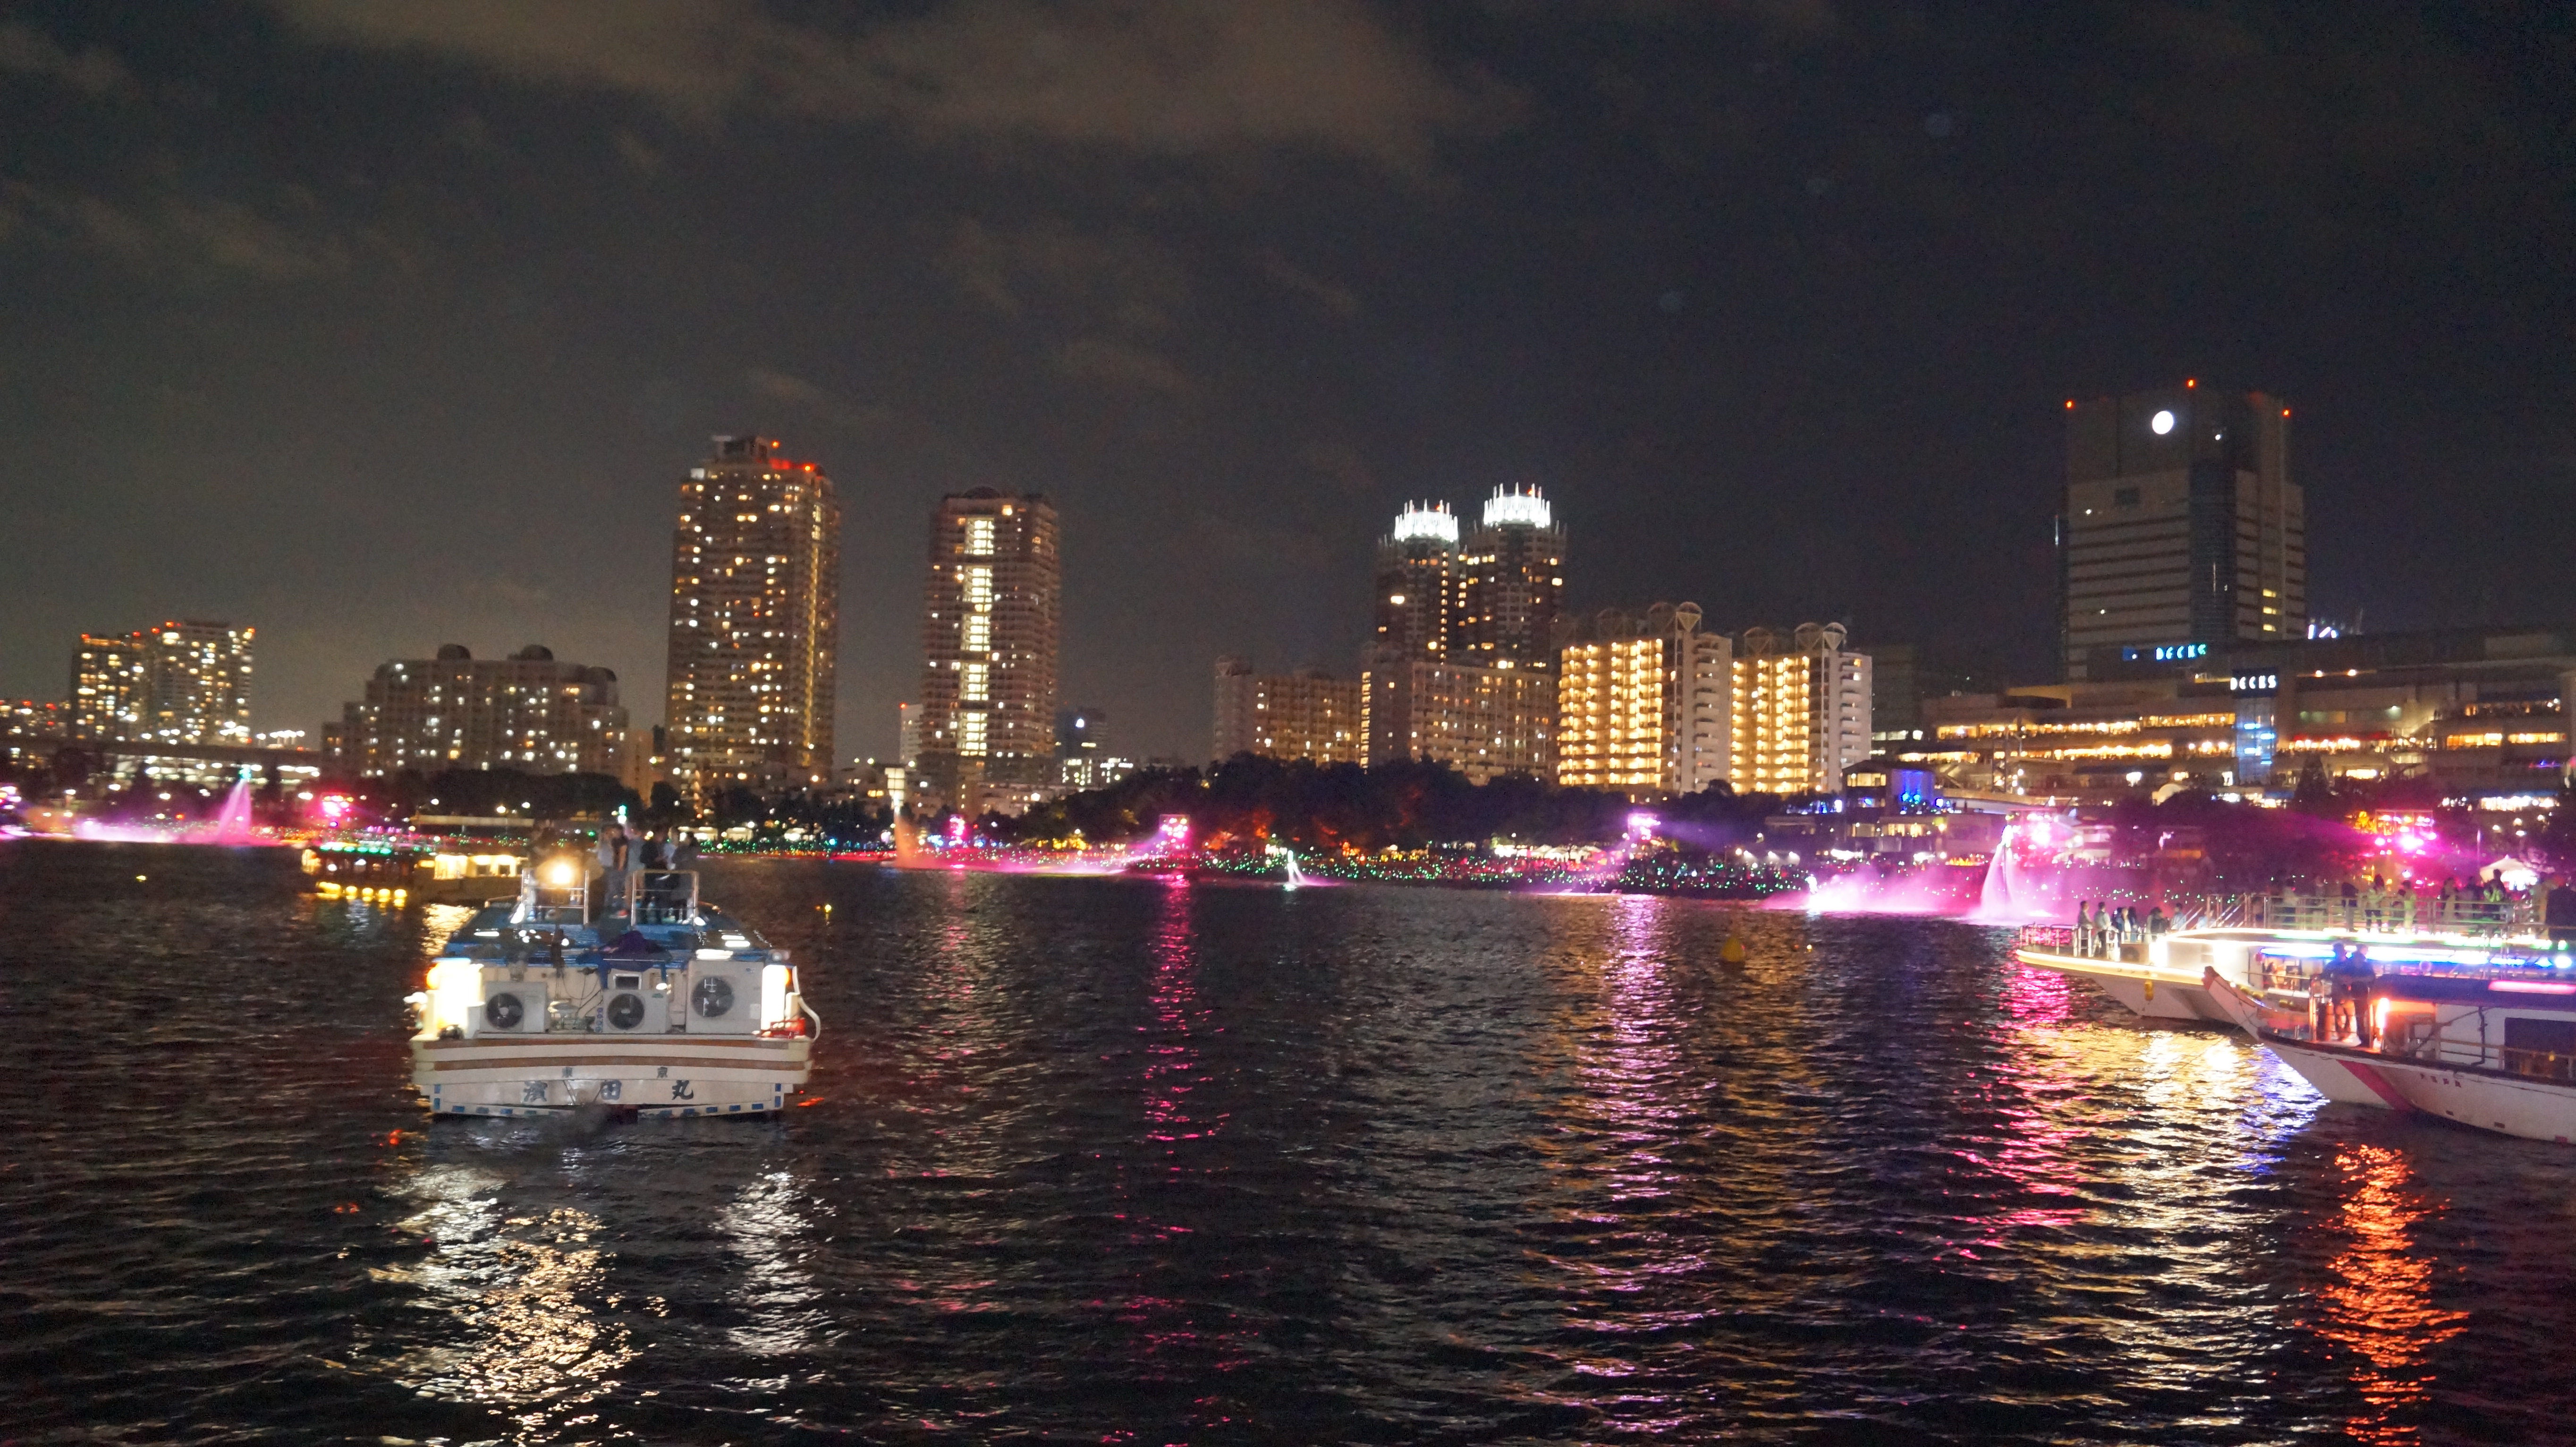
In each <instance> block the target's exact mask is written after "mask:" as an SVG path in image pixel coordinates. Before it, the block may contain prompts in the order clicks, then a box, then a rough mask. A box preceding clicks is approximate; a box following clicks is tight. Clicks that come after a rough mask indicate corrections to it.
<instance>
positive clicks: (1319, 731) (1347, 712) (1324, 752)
mask: <svg viewBox="0 0 2576 1447" xmlns="http://www.w3.org/2000/svg"><path fill="white" fill-rule="evenodd" d="M1361 687H1362V684H1361V681H1360V680H1359V679H1355V678H1335V677H1333V676H1332V675H1331V674H1329V673H1325V672H1323V671H1322V670H1320V669H1314V668H1300V669H1298V670H1297V671H1295V672H1294V673H1285V674H1257V673H1254V672H1253V671H1252V665H1251V664H1250V663H1247V662H1245V661H1244V660H1243V659H1240V658H1220V659H1218V660H1217V661H1216V738H1215V750H1214V753H1213V755H1212V757H1214V758H1215V759H1216V761H1217V762H1219V763H1223V762H1224V761H1226V760H1227V759H1230V758H1233V757H1234V756H1235V755H1237V754H1260V755H1263V756H1265V757H1268V758H1274V759H1307V760H1311V761H1312V762H1314V763H1318V764H1359V763H1366V762H1367V761H1368V735H1367V733H1366V731H1365V727H1364V724H1363V721H1362V719H1363V710H1362V708H1361V703H1360V694H1361Z"/></svg>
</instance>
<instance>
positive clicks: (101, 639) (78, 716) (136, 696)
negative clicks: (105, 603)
mask: <svg viewBox="0 0 2576 1447" xmlns="http://www.w3.org/2000/svg"><path fill="white" fill-rule="evenodd" d="M255 632H256V630H254V629H250V628H236V627H234V626H233V625H231V624H229V623H213V622H205V621H201V620H197V619H173V620H171V621H169V622H166V623H163V624H161V625H160V626H159V627H156V628H138V629H136V630H135V631H133V632H132V633H128V634H125V635H123V636H122V637H112V636H101V635H97V634H91V633H84V634H82V635H81V637H80V643H79V646H78V647H76V648H75V649H74V650H73V652H72V696H71V699H70V703H71V713H72V717H71V730H72V736H73V737H75V738H83V739H97V740H102V741H115V740H122V741H127V742H138V743H139V742H145V741H150V742H155V743H166V744H248V743H249V742H250V741H251V738H250V676H251V642H252V638H253V635H254V633H255Z"/></svg>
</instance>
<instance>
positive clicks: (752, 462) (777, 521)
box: [666, 437, 841, 798]
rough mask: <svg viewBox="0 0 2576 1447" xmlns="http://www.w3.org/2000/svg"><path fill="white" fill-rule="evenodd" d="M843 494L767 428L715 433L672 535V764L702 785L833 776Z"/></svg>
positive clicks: (688, 781)
mask: <svg viewBox="0 0 2576 1447" xmlns="http://www.w3.org/2000/svg"><path fill="white" fill-rule="evenodd" d="M840 579H841V507H840V503H839V502H838V501H837V500H836V499H835V498H834V497H833V493H832V479H831V478H829V477H827V476H825V475H824V474H823V471H822V469H820V468H818V467H816V466H815V465H814V464H813V463H810V462H790V461H788V460H786V459H785V458H784V457H782V456H781V455H780V453H779V444H778V443H776V442H774V441H772V440H770V439H769V438H765V437H719V438H717V439H715V452H714V454H713V455H712V456H710V457H708V458H707V460H706V461H705V462H704V463H703V464H701V465H699V466H697V467H694V468H691V469H690V470H689V476H688V478H687V479H686V480H685V481H683V482H682V483H681V484H680V514H679V526H678V528H677V529H676V530H675V531H674V532H673V534H672V539H671V653H670V660H671V666H670V711H669V724H668V729H667V732H666V742H667V744H668V747H669V749H670V754H669V758H670V761H671V772H672V774H673V776H674V777H675V778H677V779H678V780H679V781H680V782H681V784H682V786H683V787H685V788H687V789H689V790H690V791H691V792H693V793H694V794H696V795H697V796H698V797H700V798H704V797H706V796H707V795H709V794H711V793H713V792H714V791H716V790H718V789H721V788H727V787H733V786H741V787H747V788H751V789H754V790H759V791H762V792H767V791H771V790H777V789H784V788H793V787H805V788H819V787H823V786H826V785H828V784H830V783H831V781H832V721H833V720H832V709H833V690H834V688H835V686H836V684H837V681H838V664H839V648H840Z"/></svg>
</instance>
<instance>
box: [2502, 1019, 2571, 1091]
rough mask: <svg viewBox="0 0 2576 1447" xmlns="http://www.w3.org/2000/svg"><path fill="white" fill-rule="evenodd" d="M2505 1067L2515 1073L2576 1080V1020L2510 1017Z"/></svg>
mask: <svg viewBox="0 0 2576 1447" xmlns="http://www.w3.org/2000/svg"><path fill="white" fill-rule="evenodd" d="M2504 1068H2505V1069H2507V1070H2510V1071H2512V1072H2513V1073H2514V1074H2516V1075H2537V1076H2541V1077H2543V1078H2546V1079H2550V1080H2571V1079H2576V1020H2532V1019H2515V1018H2511V1017H2508V1018H2507V1019H2506V1020H2505V1022H2504Z"/></svg>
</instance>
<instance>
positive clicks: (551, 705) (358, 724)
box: [336, 643, 652, 795]
mask: <svg viewBox="0 0 2576 1447" xmlns="http://www.w3.org/2000/svg"><path fill="white" fill-rule="evenodd" d="M648 738H649V735H648ZM336 747H337V749H338V750H339V762H340V764H341V766H342V767H344V768H347V769H348V770H350V771H351V772H353V773H357V774H362V775H370V776H376V775H388V774H398V773H401V772H403V771H404V770H406V769H408V770H412V771H414V772H417V773H420V774H424V775H427V774H435V773H440V772H442V771H445V770H449V769H515V770H518V771H519V772H521V773H525V774H572V773H584V774H620V775H626V774H632V773H636V772H637V771H636V766H635V765H634V763H633V761H632V759H631V758H630V749H629V743H628V738H627V728H626V710H625V709H623V708H621V707H619V706H618V702H617V675H616V674H614V673H611V672H610V671H608V670H607V669H605V668H589V667H584V666H583V665H581V664H578V663H559V662H557V661H555V656H554V653H553V652H552V651H551V650H549V649H547V648H545V647H543V646H541V645H538V644H534V643H531V644H529V645H528V646H527V647H525V648H522V649H520V650H519V651H518V652H516V653H513V654H511V655H510V656H509V657H507V658H476V657H475V656H474V655H473V653H471V652H470V651H468V650H467V649H466V647H465V646H464V645H463V644H461V643H450V644H446V645H444V646H442V647H441V648H440V649H439V650H438V653H437V656H436V657H433V658H412V659H396V660H394V661H393V662H390V663H386V664H383V665H381V666H379V667H378V668H377V669H376V674H375V677H373V678H370V679H368V680H367V688H366V696H365V697H364V698H361V699H359V700H357V701H356V702H353V703H351V704H349V705H348V707H347V708H345V709H343V710H342V711H341V715H340V728H339V733H338V738H337V743H336ZM647 767H649V765H648V766H647ZM642 777H643V779H644V787H643V788H641V789H639V790H637V792H638V793H641V794H647V795H649V794H650V793H651V792H652V779H651V778H650V776H649V774H645V775H642Z"/></svg>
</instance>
